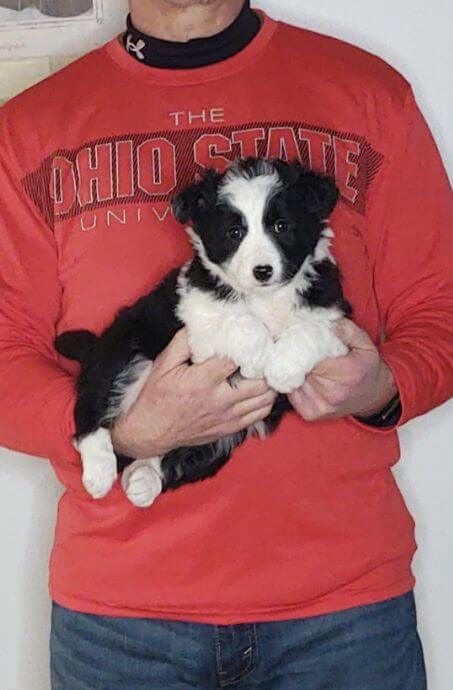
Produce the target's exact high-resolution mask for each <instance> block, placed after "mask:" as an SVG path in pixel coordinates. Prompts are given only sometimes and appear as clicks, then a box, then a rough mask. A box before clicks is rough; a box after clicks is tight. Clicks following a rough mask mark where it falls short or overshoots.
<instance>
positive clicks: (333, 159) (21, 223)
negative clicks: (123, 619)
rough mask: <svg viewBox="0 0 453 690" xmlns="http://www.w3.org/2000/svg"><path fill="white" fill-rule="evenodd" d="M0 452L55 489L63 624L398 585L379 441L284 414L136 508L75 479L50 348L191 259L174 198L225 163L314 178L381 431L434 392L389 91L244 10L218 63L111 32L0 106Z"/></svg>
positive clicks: (423, 226) (387, 458)
mask: <svg viewBox="0 0 453 690" xmlns="http://www.w3.org/2000/svg"><path fill="white" fill-rule="evenodd" d="M0 137H1V139H0V143H1V147H0V196H1V199H0V204H1V208H0V233H1V234H0V245H1V253H0V281H1V300H0V442H1V443H2V444H3V445H5V446H7V447H10V448H13V449H17V450H20V451H23V452H26V453H30V454H34V455H40V456H43V457H48V458H50V459H51V461H52V463H53V465H54V468H55V470H56V473H57V475H58V477H59V478H60V480H61V482H62V483H63V484H64V486H65V488H66V491H65V493H64V495H63V497H62V499H61V502H60V506H59V511H58V521H57V527H56V535H55V544H54V548H53V553H52V559H51V578H50V593H51V596H52V597H53V598H54V599H55V600H56V601H57V602H59V603H60V604H62V605H65V606H67V607H69V608H73V609H77V610H79V611H87V612H92V613H99V614H110V615H119V616H122V615H127V616H158V617H163V618H172V619H181V620H193V621H205V622H211V623H238V622H244V621H264V620H272V619H285V618H295V617H301V616H307V615H314V614H322V613H326V612H331V611H335V610H339V609H343V608H347V607H351V606H355V605H360V604H367V603H371V602H375V601H379V600H383V599H386V598H388V597H391V596H396V595H398V594H401V593H403V592H405V591H407V590H409V589H410V588H411V587H412V586H413V582H414V580H413V576H412V573H411V559H412V556H413V553H414V550H415V542H414V535H413V521H412V519H411V517H410V515H409V513H408V511H407V509H406V507H405V505H404V502H403V499H402V497H401V495H400V493H399V491H398V488H397V486H396V484H395V481H394V479H393V476H392V472H391V466H392V465H393V464H394V463H395V462H396V461H397V460H398V457H399V446H398V438H397V433H396V431H395V430H394V429H392V430H386V431H382V430H376V429H371V428H368V427H366V426H365V425H363V424H360V423H358V422H356V421H354V420H353V419H351V418H344V419H338V420H334V421H322V422H316V423H308V422H305V421H304V420H302V419H301V418H299V417H298V416H297V415H296V414H295V413H292V414H289V415H288V416H287V417H286V418H285V420H284V422H283V423H282V424H281V426H280V428H279V430H278V431H277V432H276V433H274V434H273V435H272V436H271V437H270V438H268V439H267V440H266V441H260V440H258V439H250V440H248V441H247V442H246V443H245V444H244V445H243V446H242V447H241V448H240V449H238V450H237V451H236V453H235V454H234V456H233V458H232V459H231V461H230V462H229V463H228V464H227V465H226V467H225V468H224V469H222V471H221V472H220V473H219V474H218V475H217V476H216V477H215V478H213V479H210V480H208V481H205V482H202V483H197V484H192V485H188V486H185V487H183V488H181V489H178V490H177V491H174V492H169V493H168V494H165V495H164V496H162V497H161V498H160V499H159V500H158V501H157V502H156V503H155V505H153V506H152V507H151V508H150V509H148V510H140V509H137V508H134V507H133V506H132V505H131V504H130V503H129V502H128V501H127V499H126V498H125V496H124V494H123V492H122V490H121V488H120V487H119V485H118V484H117V485H116V486H115V487H114V489H113V491H112V492H111V493H110V494H109V495H108V496H107V497H106V498H105V499H103V500H101V501H94V500H93V499H91V498H90V497H89V496H88V494H87V493H86V492H85V491H84V490H83V488H82V485H81V467H80V459H79V456H78V455H77V453H76V452H75V450H74V449H73V448H72V446H71V443H70V438H71V434H72V433H73V431H74V423H73V406H74V399H75V390H74V380H75V375H76V373H77V365H74V364H71V363H69V362H68V361H66V360H64V359H63V358H61V357H59V356H58V355H57V354H56V352H55V350H54V347H53V342H54V338H55V334H56V333H60V332H62V331H65V330H67V329H73V328H89V329H92V330H94V331H96V332H100V331H101V330H102V329H103V328H104V327H105V326H106V325H107V324H108V323H109V322H110V321H111V319H112V317H113V316H114V314H115V312H116V310H117V309H118V308H119V307H120V306H123V305H125V304H129V303H132V302H133V301H134V300H136V299H137V298H138V297H139V296H140V295H142V294H143V293H145V292H146V291H148V290H150V289H151V288H152V287H153V286H154V285H155V284H156V283H157V282H158V281H159V280H160V279H161V278H162V277H163V276H164V274H165V273H166V272H167V271H168V270H169V268H171V267H174V266H177V265H180V264H181V263H182V262H183V261H184V260H185V259H187V257H188V256H189V255H190V247H189V243H188V240H187V238H186V236H185V234H184V232H183V230H182V229H181V227H180V226H178V224H177V223H176V221H175V220H174V219H173V217H172V215H171V213H170V209H169V201H170V198H171V197H172V194H173V193H174V190H175V189H176V188H180V187H181V186H183V185H184V184H185V183H186V182H188V181H189V180H191V179H192V178H193V176H194V175H195V173H196V172H197V171H199V170H201V169H202V168H203V166H216V167H217V168H218V169H223V168H224V167H225V166H226V165H228V163H229V162H230V161H232V160H233V159H235V158H236V157H238V156H247V155H259V156H271V157H274V156H280V157H286V158H289V159H294V158H299V159H300V160H301V161H302V162H304V163H305V164H310V165H312V166H313V167H314V168H317V169H319V170H323V171H326V172H328V173H330V174H334V175H335V176H336V179H337V183H338V185H339V188H340V190H341V195H342V198H341V202H340V203H339V205H338V207H337V209H336V211H335V213H334V215H333V217H332V227H333V229H334V231H335V240H334V246H333V250H334V253H335V255H336V257H337V259H338V262H339V264H340V267H341V270H342V273H343V276H344V288H345V293H346V297H347V299H348V300H350V302H351V303H352V305H353V308H354V318H355V320H356V322H357V323H358V324H359V325H360V326H361V327H363V328H365V329H366V330H367V331H368V333H369V334H370V335H371V337H372V338H373V339H374V340H375V342H376V343H377V344H379V347H380V349H381V352H382V356H383V358H384V359H385V360H386V361H387V362H388V364H389V365H390V367H391V368H392V370H393V372H394V375H395V378H396V380H397V383H398V387H399V390H400V393H401V398H402V404H403V416H402V419H401V423H403V422H405V421H407V420H408V419H410V418H412V417H415V416H416V415H419V414H422V413H424V412H426V411H427V410H429V409H430V408H432V407H434V406H436V405H439V404H440V403H442V402H443V401H444V400H446V399H447V398H448V397H449V396H450V394H451V393H452V390H453V380H452V378H453V377H452V370H453V337H452V317H453V291H452V276H453V252H452V234H451V219H452V214H451V210H452V209H451V196H450V191H451V190H450V187H449V184H448V181H447V178H446V175H445V172H444V170H443V168H442V163H441V160H440V157H439V154H438V151H437V149H436V146H435V144H434V142H433V139H432V137H431V134H430V132H429V130H428V128H427V126H426V124H425V122H424V120H423V117H422V116H421V114H420V112H419V110H418V108H417V106H416V104H415V102H414V98H413V95H412V92H411V89H410V86H409V85H408V84H407V82H406V81H405V80H404V79H403V78H402V77H401V76H400V75H399V74H397V73H396V72H395V71H394V70H393V69H391V68H390V67H389V66H388V65H386V64H385V63H384V62H382V61H381V60H379V59H378V58H376V57H374V56H371V55H369V54H367V53H364V52H363V51H361V50H359V49H357V48H354V47H352V46H350V45H347V44H345V43H343V42H341V41H338V40H335V39H332V38H326V37H323V36H320V35H317V34H315V33H311V32H309V31H304V30H300V29H296V28H294V27H290V26H288V25H285V24H281V23H278V22H274V21H273V20H271V19H270V18H268V17H264V24H263V27H262V29H261V31H260V33H259V34H258V35H257V36H256V37H255V39H254V40H253V41H252V42H251V43H250V45H249V46H248V47H246V48H245V49H244V50H243V51H241V52H240V53H239V54H237V55H235V56H234V57H232V58H230V59H228V60H226V61H225V62H222V63H219V64H216V65H211V66H208V67H203V68H198V69H193V70H190V71H178V70H171V71H169V70H160V69H157V68H152V67H147V66H145V65H143V64H140V63H139V62H137V61H136V60H134V59H133V58H131V57H130V56H129V55H127V54H126V52H125V51H124V50H123V48H122V47H121V45H120V43H119V42H118V41H117V40H114V41H112V42H110V43H109V44H107V45H106V46H104V47H103V48H101V49H99V50H96V51H94V52H92V53H91V54H89V55H87V56H86V57H84V58H82V59H81V60H79V61H78V62H76V63H74V64H73V65H71V66H70V67H68V68H66V69H65V70H63V71H61V72H59V73H58V74H56V75H54V76H53V77H52V78H50V79H48V80H46V81H45V82H43V83H41V84H39V85H38V86H35V87H33V88H32V89H30V90H29V91H27V92H26V93H24V94H22V95H21V96H20V97H18V98H16V99H14V100H13V101H11V102H10V103H8V104H7V105H6V106H5V107H4V108H3V109H2V110H1V112H0Z"/></svg>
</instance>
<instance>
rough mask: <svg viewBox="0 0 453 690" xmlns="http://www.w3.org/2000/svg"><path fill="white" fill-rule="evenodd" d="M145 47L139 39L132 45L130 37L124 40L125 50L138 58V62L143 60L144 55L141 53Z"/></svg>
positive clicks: (143, 42)
mask: <svg viewBox="0 0 453 690" xmlns="http://www.w3.org/2000/svg"><path fill="white" fill-rule="evenodd" d="M145 46H146V43H145V41H143V40H142V39H141V38H140V39H139V40H138V41H137V43H134V41H133V40H132V36H131V35H130V34H129V35H128V37H127V39H126V50H127V52H128V53H134V55H136V56H137V57H138V59H139V60H144V59H145V54H144V53H143V51H142V48H144V47H145Z"/></svg>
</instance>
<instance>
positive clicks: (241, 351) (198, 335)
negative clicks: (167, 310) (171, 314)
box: [188, 314, 273, 379]
mask: <svg viewBox="0 0 453 690" xmlns="http://www.w3.org/2000/svg"><path fill="white" fill-rule="evenodd" d="M188 330H189V346H190V349H191V352H192V358H193V361H194V362H202V361H204V360H206V359H207V358H208V357H213V356H216V357H226V358H228V359H231V360H233V362H235V364H237V366H238V367H239V368H240V371H241V374H242V376H243V377H244V378H248V379H254V378H262V376H263V372H264V365H265V362H266V360H267V358H268V356H269V353H270V351H271V349H272V346H273V341H272V338H271V335H270V333H269V331H268V330H267V328H266V326H264V324H263V323H261V321H259V320H258V319H257V318H255V317H254V316H251V315H249V314H234V315H231V316H230V317H228V318H222V319H218V320H213V319H210V321H209V325H208V326H206V325H205V326H204V327H201V328H200V327H199V325H198V327H197V326H195V327H194V325H191V326H190V327H189V328H188Z"/></svg>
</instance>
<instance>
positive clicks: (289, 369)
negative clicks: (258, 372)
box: [264, 357, 308, 394]
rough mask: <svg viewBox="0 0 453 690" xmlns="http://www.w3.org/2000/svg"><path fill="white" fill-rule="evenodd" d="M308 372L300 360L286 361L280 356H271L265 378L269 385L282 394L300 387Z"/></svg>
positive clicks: (265, 368) (266, 366)
mask: <svg viewBox="0 0 453 690" xmlns="http://www.w3.org/2000/svg"><path fill="white" fill-rule="evenodd" d="M307 373H308V372H307V370H306V368H305V367H304V366H303V365H302V363H301V362H300V361H288V360H286V361H285V360H282V359H280V357H270V358H269V359H268V360H267V362H266V365H265V367H264V378H265V379H266V381H267V383H268V385H269V386H270V388H272V389H273V390H274V391H277V393H282V394H288V393H292V392H293V391H295V390H296V389H297V388H300V387H301V386H302V385H303V383H304V381H305V376H306V375H307Z"/></svg>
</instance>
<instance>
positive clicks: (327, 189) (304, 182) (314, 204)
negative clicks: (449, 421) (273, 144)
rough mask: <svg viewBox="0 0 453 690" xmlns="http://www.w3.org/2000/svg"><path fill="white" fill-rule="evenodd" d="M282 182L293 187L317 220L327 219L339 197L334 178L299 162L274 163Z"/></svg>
mask: <svg viewBox="0 0 453 690" xmlns="http://www.w3.org/2000/svg"><path fill="white" fill-rule="evenodd" d="M274 164H275V165H276V168H277V170H278V172H279V174H280V177H281V178H282V180H283V182H284V183H286V184H288V185H289V186H291V187H293V188H295V189H296V190H297V192H298V196H299V198H300V199H301V200H302V203H303V205H304V206H305V208H306V209H307V211H308V212H309V213H312V214H313V215H315V216H316V218H318V219H319V220H327V218H328V217H329V216H330V214H331V213H332V211H333V210H334V208H335V206H336V203H337V201H338V197H339V194H340V193H339V191H338V188H337V186H336V184H335V180H333V179H332V178H331V177H328V176H327V175H321V174H320V173H317V172H315V171H314V170H310V169H308V168H305V167H304V166H303V165H301V164H300V163H299V162H295V163H285V162H282V161H278V162H275V163H274Z"/></svg>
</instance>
